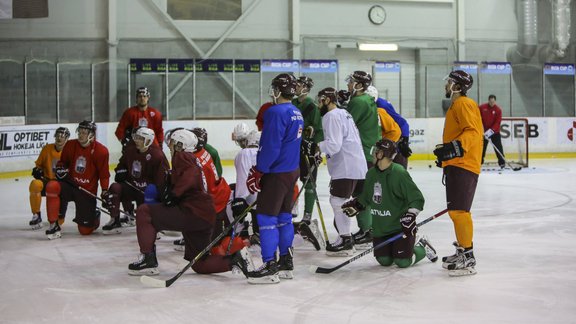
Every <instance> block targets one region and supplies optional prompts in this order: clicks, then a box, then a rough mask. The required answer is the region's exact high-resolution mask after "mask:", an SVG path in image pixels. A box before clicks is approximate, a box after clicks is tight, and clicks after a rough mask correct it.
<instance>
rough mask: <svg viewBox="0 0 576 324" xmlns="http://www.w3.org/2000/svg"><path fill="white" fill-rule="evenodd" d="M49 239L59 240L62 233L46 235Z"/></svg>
mask: <svg viewBox="0 0 576 324" xmlns="http://www.w3.org/2000/svg"><path fill="white" fill-rule="evenodd" d="M46 236H47V237H48V239H49V240H55V239H59V238H61V237H62V233H60V232H56V233H54V234H48V235H46Z"/></svg>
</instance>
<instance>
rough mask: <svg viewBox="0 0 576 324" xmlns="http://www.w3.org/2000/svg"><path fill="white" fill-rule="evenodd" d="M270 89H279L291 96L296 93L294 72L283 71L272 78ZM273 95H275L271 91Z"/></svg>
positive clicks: (283, 93) (284, 94)
mask: <svg viewBox="0 0 576 324" xmlns="http://www.w3.org/2000/svg"><path fill="white" fill-rule="evenodd" d="M270 87H271V88H270V90H272V91H278V92H279V93H280V94H282V95H283V96H286V97H291V96H294V95H295V94H296V78H295V77H294V76H293V75H292V74H288V73H281V74H278V75H277V76H276V77H275V78H274V79H272V84H271V86H270ZM271 95H273V94H272V93H271Z"/></svg>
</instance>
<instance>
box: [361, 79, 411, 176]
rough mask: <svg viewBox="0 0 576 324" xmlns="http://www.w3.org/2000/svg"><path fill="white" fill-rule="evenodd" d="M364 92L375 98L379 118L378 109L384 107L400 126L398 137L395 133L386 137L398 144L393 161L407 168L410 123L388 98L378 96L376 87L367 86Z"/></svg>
mask: <svg viewBox="0 0 576 324" xmlns="http://www.w3.org/2000/svg"><path fill="white" fill-rule="evenodd" d="M366 93H368V94H369V95H370V96H372V97H373V98H374V100H376V106H378V108H379V110H378V114H379V115H380V117H381V119H382V116H383V113H382V112H381V111H380V109H384V110H385V111H386V113H387V115H389V116H390V117H391V118H392V119H393V120H394V122H395V123H396V124H397V125H398V127H399V128H400V132H401V134H400V138H399V139H395V138H396V136H395V135H394V136H386V138H388V139H391V140H393V141H395V142H396V145H397V146H398V152H399V153H400V154H396V157H395V158H394V162H396V163H398V164H400V165H402V166H403V167H404V169H406V168H408V158H409V157H410V156H411V155H412V150H411V149H410V143H409V142H410V125H408V121H406V119H404V117H402V116H401V115H400V114H399V113H397V112H396V109H394V106H392V104H391V103H390V102H389V101H388V100H386V99H384V98H380V97H378V89H376V87H375V86H369V87H368V89H367V90H366ZM383 125H384V124H383ZM392 127H393V126H392Z"/></svg>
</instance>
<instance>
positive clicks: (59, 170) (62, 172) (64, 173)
mask: <svg viewBox="0 0 576 324" xmlns="http://www.w3.org/2000/svg"><path fill="white" fill-rule="evenodd" d="M68 172H69V170H68V168H67V167H65V166H64V164H63V163H62V162H58V163H57V164H56V172H55V173H56V179H58V180H64V179H66V178H67V177H68Z"/></svg>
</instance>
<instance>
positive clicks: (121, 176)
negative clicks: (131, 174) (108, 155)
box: [114, 167, 128, 182]
mask: <svg viewBox="0 0 576 324" xmlns="http://www.w3.org/2000/svg"><path fill="white" fill-rule="evenodd" d="M115 171H116V175H114V181H115V182H124V181H126V180H128V169H126V168H124V167H120V168H116V170H115Z"/></svg>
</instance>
